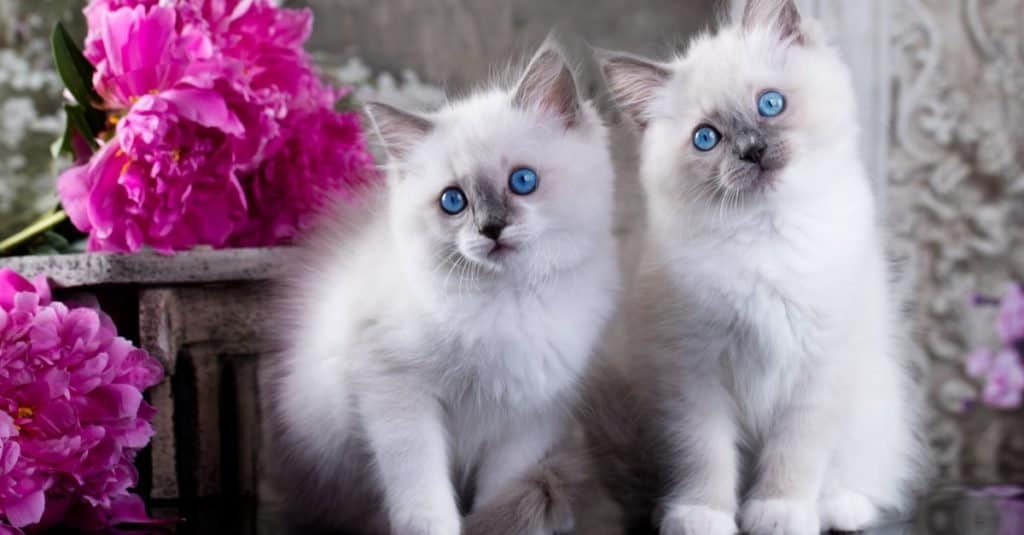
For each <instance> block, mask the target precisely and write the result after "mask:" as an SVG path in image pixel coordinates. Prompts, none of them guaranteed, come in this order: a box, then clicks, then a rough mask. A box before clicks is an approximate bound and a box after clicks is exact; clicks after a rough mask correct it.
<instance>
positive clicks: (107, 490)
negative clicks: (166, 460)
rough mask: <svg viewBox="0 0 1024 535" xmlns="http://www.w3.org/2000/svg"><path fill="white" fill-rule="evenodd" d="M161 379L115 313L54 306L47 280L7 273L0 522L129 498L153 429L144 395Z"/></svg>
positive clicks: (1, 316)
mask: <svg viewBox="0 0 1024 535" xmlns="http://www.w3.org/2000/svg"><path fill="white" fill-rule="evenodd" d="M162 378H163V370H162V369H161V367H160V365H159V364H158V363H157V362H156V361H155V360H153V359H152V358H151V357H149V355H147V354H146V353H145V352H143V351H142V350H140V349H138V348H136V347H134V346H133V345H132V344H131V343H130V342H128V341H127V340H125V339H123V338H120V337H118V336H117V332H116V330H115V328H114V324H113V323H112V322H111V320H110V318H109V317H108V316H106V315H105V314H103V313H102V312H100V311H99V310H96V309H93V308H87V307H79V308H69V307H68V306H66V305H65V304H64V303H60V302H52V301H51V299H50V293H49V288H48V287H47V286H46V285H45V283H44V282H43V281H42V280H39V279H37V280H36V282H35V283H31V282H29V281H27V280H25V279H24V278H22V277H21V276H20V275H18V274H17V273H15V272H13V271H11V270H9V269H0V526H3V525H4V524H5V523H6V525H7V526H13V527H14V528H21V527H24V526H28V525H33V524H37V523H39V522H41V521H44V515H45V516H46V517H47V518H49V517H54V516H56V517H57V519H59V517H60V516H63V514H64V511H66V510H67V507H68V503H71V504H80V505H79V506H78V507H85V508H87V509H99V510H102V511H107V510H111V509H112V508H114V507H115V505H116V504H117V503H119V502H120V501H121V500H123V499H124V498H125V497H127V496H129V493H128V489H129V488H131V487H132V486H134V485H135V483H136V482H137V480H138V475H137V473H136V472H135V468H134V465H133V461H134V458H135V454H136V453H137V452H138V450H139V449H141V448H142V447H144V446H145V445H146V444H147V443H148V442H149V439H150V437H152V434H153V428H152V425H151V421H152V418H153V415H154V410H153V408H152V407H151V406H149V405H148V404H147V403H146V402H145V401H143V399H142V391H143V390H145V389H147V388H149V387H151V386H153V385H155V384H156V383H158V382H159V381H160V380H162ZM101 516H102V515H101ZM54 521H55V520H54Z"/></svg>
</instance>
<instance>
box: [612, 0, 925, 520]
mask: <svg viewBox="0 0 1024 535" xmlns="http://www.w3.org/2000/svg"><path fill="white" fill-rule="evenodd" d="M603 70H604V73H605V75H606V77H607V80H608V82H609V86H610V88H611V91H612V93H613V95H614V96H615V98H616V100H617V101H618V103H619V104H620V106H621V107H622V109H623V110H625V111H626V112H627V113H628V114H629V115H630V116H632V118H633V119H634V120H635V122H637V123H638V124H639V125H640V126H641V127H642V129H643V144H642V164H641V175H642V180H643V184H644V187H645V190H646V193H647V198H648V205H649V220H648V232H649V236H648V240H649V241H648V244H647V246H646V254H645V258H644V260H643V267H642V268H641V271H640V273H639V275H638V280H637V281H636V283H635V287H633V288H631V289H628V293H629V294H630V295H629V297H627V301H628V303H627V305H626V307H627V308H626V311H625V314H624V317H625V318H626V322H627V324H628V325H627V330H628V331H629V338H628V339H629V344H630V345H629V347H628V351H627V353H628V359H629V360H628V362H627V364H626V365H625V366H620V367H619V369H620V370H624V372H623V373H625V374H627V380H628V381H630V382H631V383H632V385H633V386H634V395H635V396H636V398H635V400H636V402H637V404H638V405H637V407H639V408H638V409H637V410H645V411H649V412H650V414H651V415H652V418H651V422H652V424H651V425H649V426H646V427H645V426H635V425H634V427H643V429H639V430H637V431H636V433H633V435H632V436H643V437H644V439H643V440H646V441H648V444H649V445H650V447H651V449H652V450H653V451H654V453H653V454H651V451H650V450H644V449H642V446H636V447H635V448H634V450H633V451H634V454H644V455H649V457H648V458H653V459H655V462H657V463H659V465H658V466H659V470H656V471H655V472H656V473H660V475H661V477H660V479H659V480H658V481H657V482H648V483H652V484H651V487H652V488H651V490H650V492H654V493H656V494H657V495H658V496H657V500H658V503H657V514H656V517H657V519H658V521H660V527H661V533H662V534H663V535H682V534H685V535H719V534H721V535H727V534H732V533H735V532H737V527H738V526H737V522H736V519H737V518H738V520H739V527H740V528H742V529H743V531H744V532H748V533H752V534H755V535H762V534H780V535H781V534H784V535H811V534H816V533H818V532H819V531H821V530H827V529H837V530H858V529H862V528H864V527H866V526H870V525H872V524H875V523H877V522H879V521H880V519H881V518H882V516H881V515H882V514H883V513H884V512H889V511H902V510H903V509H905V508H906V507H907V506H908V500H909V491H910V490H911V487H910V484H911V482H912V480H913V479H914V477H915V471H916V469H915V464H916V459H917V458H918V456H919V446H918V441H917V438H916V433H915V418H914V412H915V411H914V410H912V407H911V405H912V403H911V398H912V396H911V393H910V390H909V388H908V385H907V382H908V380H907V375H906V371H905V370H904V368H903V365H902V363H901V359H900V357H901V355H900V352H901V344H900V339H901V337H900V333H899V332H898V331H899V324H900V321H899V318H898V311H897V310H896V304H895V303H894V302H893V301H894V299H893V298H892V296H891V291H890V285H889V280H888V279H889V273H888V269H889V268H888V266H887V262H886V260H885V258H884V253H883V237H882V233H881V230H880V228H879V224H878V217H877V214H876V207H875V200H874V198H873V196H872V188H871V184H870V181H869V179H868V177H867V176H866V175H865V171H864V169H863V167H862V165H861V163H860V161H859V157H858V149H857V146H856V139H857V135H858V131H857V128H856V126H855V125H856V119H855V117H856V115H855V103H854V100H855V99H854V94H853V89H852V83H851V80H850V74H849V72H848V70H847V68H846V67H845V66H844V64H843V63H842V61H841V60H840V58H839V55H838V53H837V51H836V50H834V49H833V48H831V47H829V46H828V45H826V44H825V43H824V42H823V40H822V39H821V37H820V35H819V34H818V32H817V31H816V30H815V27H814V25H813V24H810V23H808V24H805V23H803V22H802V21H801V18H800V15H799V13H798V11H797V8H796V6H795V4H794V2H793V1H792V0H752V1H751V2H750V3H749V4H748V5H747V8H746V11H745V14H744V17H743V20H742V21H741V22H740V23H739V24H734V25H729V26H726V27H724V28H722V29H721V30H720V31H718V32H717V33H716V34H714V35H705V36H701V37H699V38H697V39H696V40H695V41H694V42H693V43H692V45H691V47H690V49H689V50H688V52H687V53H686V54H685V55H682V56H680V57H678V58H676V59H675V60H673V61H671V62H669V63H656V62H651V61H647V60H643V59H639V58H636V57H632V56H625V55H614V54H613V55H608V56H606V57H604V58H603ZM619 364H621V363H619ZM621 398H624V396H623V395H622V394H621V393H620V394H616V399H621ZM618 412H619V413H624V412H627V411H625V410H624V409H622V408H621V407H619V409H618ZM632 418H634V419H635V418H636V415H635V414H634V415H632ZM634 423H635V422H634ZM615 433H617V437H616V436H613V439H614V438H617V439H618V440H620V441H621V440H622V439H623V437H624V435H623V433H622V432H621V431H619V430H616V431H615ZM598 435H600V433H598ZM607 436H608V433H605V438H607ZM608 449H613V448H611V446H608ZM627 449H628V448H620V451H623V450H627ZM638 470H647V471H650V468H649V467H648V468H644V467H640V468H638ZM643 483H644V482H642V481H641V482H639V484H640V485H641V486H642V485H643ZM613 490H614V488H613ZM628 492H631V493H633V498H635V495H636V493H637V492H644V490H643V489H641V490H639V491H638V490H637V489H636V488H633V489H630V490H629V491H628ZM624 501H628V500H624ZM649 502H650V501H649ZM649 505H650V506H651V507H653V506H654V504H653V502H650V503H649Z"/></svg>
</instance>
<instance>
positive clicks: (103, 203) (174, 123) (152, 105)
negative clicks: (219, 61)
mask: <svg viewBox="0 0 1024 535" xmlns="http://www.w3.org/2000/svg"><path fill="white" fill-rule="evenodd" d="M245 130H246V126H245V125H244V124H243V123H242V120H241V119H240V118H239V116H238V115H237V114H236V113H234V111H233V110H232V109H231V108H230V104H229V102H228V101H227V100H226V99H225V97H224V95H223V93H222V92H220V91H217V90H215V89H212V88H196V87H182V88H180V89H172V90H167V91H164V92H161V93H159V94H157V95H146V96H144V97H142V98H141V99H139V101H138V102H137V103H136V104H135V105H134V106H133V107H132V109H131V111H130V112H129V113H128V115H126V116H125V117H124V118H123V119H122V120H121V121H120V123H119V124H118V127H117V134H116V136H115V137H114V139H113V140H111V141H110V142H109V143H108V144H106V145H105V146H104V147H103V148H102V149H101V150H100V151H99V153H97V154H96V156H94V158H93V159H92V161H91V162H90V163H89V164H88V166H80V167H73V168H71V169H69V170H68V171H66V172H64V173H63V174H62V175H61V176H60V178H59V179H58V183H57V190H58V192H59V193H60V195H61V199H62V201H63V202H64V207H65V210H66V211H67V213H68V215H69V217H70V218H71V221H72V222H73V223H74V224H75V226H77V227H78V228H79V229H82V230H83V231H87V232H89V233H90V240H89V248H90V250H107V251H135V250H138V249H139V248H140V247H142V245H143V244H148V245H150V246H151V247H153V248H154V249H156V250H157V251H161V252H170V251H173V250H179V249H188V248H190V247H193V246H195V245H197V244H203V243H205V244H211V245H214V246H221V245H223V244H224V243H225V241H226V240H227V238H228V236H229V235H230V234H231V232H232V231H233V230H234V229H235V226H236V225H237V224H238V223H239V222H241V221H242V220H244V219H245V217H246V216H245V211H246V204H245V194H244V192H243V191H242V189H241V186H240V184H239V183H238V178H237V172H238V170H239V168H240V167H241V166H242V165H243V163H245V162H246V161H247V160H248V158H249V157H250V155H249V154H248V152H249V151H252V150H254V149H253V148H252V147H251V146H249V145H248V144H247V140H246V139H245V137H244V134H245ZM83 167H84V168H83Z"/></svg>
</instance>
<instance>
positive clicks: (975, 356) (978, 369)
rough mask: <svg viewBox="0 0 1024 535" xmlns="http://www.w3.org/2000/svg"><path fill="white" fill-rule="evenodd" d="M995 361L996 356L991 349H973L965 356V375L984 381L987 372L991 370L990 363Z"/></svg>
mask: <svg viewBox="0 0 1024 535" xmlns="http://www.w3.org/2000/svg"><path fill="white" fill-rule="evenodd" d="M995 359H996V355H995V353H993V352H992V350H991V349H989V348H987V347H981V348H978V349H975V350H974V351H972V352H971V354H969V355H967V364H966V371H967V375H968V376H970V377H973V378H975V379H984V378H985V377H986V375H987V374H988V371H989V370H991V369H992V362H993V361H995Z"/></svg>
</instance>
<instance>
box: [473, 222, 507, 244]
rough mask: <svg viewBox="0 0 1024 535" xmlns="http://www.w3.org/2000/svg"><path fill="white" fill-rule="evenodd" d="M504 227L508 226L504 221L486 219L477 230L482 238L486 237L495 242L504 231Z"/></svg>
mask: <svg viewBox="0 0 1024 535" xmlns="http://www.w3.org/2000/svg"><path fill="white" fill-rule="evenodd" d="M506 226H508V224H507V223H506V222H505V220H504V219H488V220H486V221H484V222H483V224H481V225H480V226H478V227H477V230H479V231H480V234H481V235H482V236H486V237H488V238H490V239H492V240H494V241H495V242H497V241H498V238H501V232H502V231H503V230H505V227H506Z"/></svg>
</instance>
